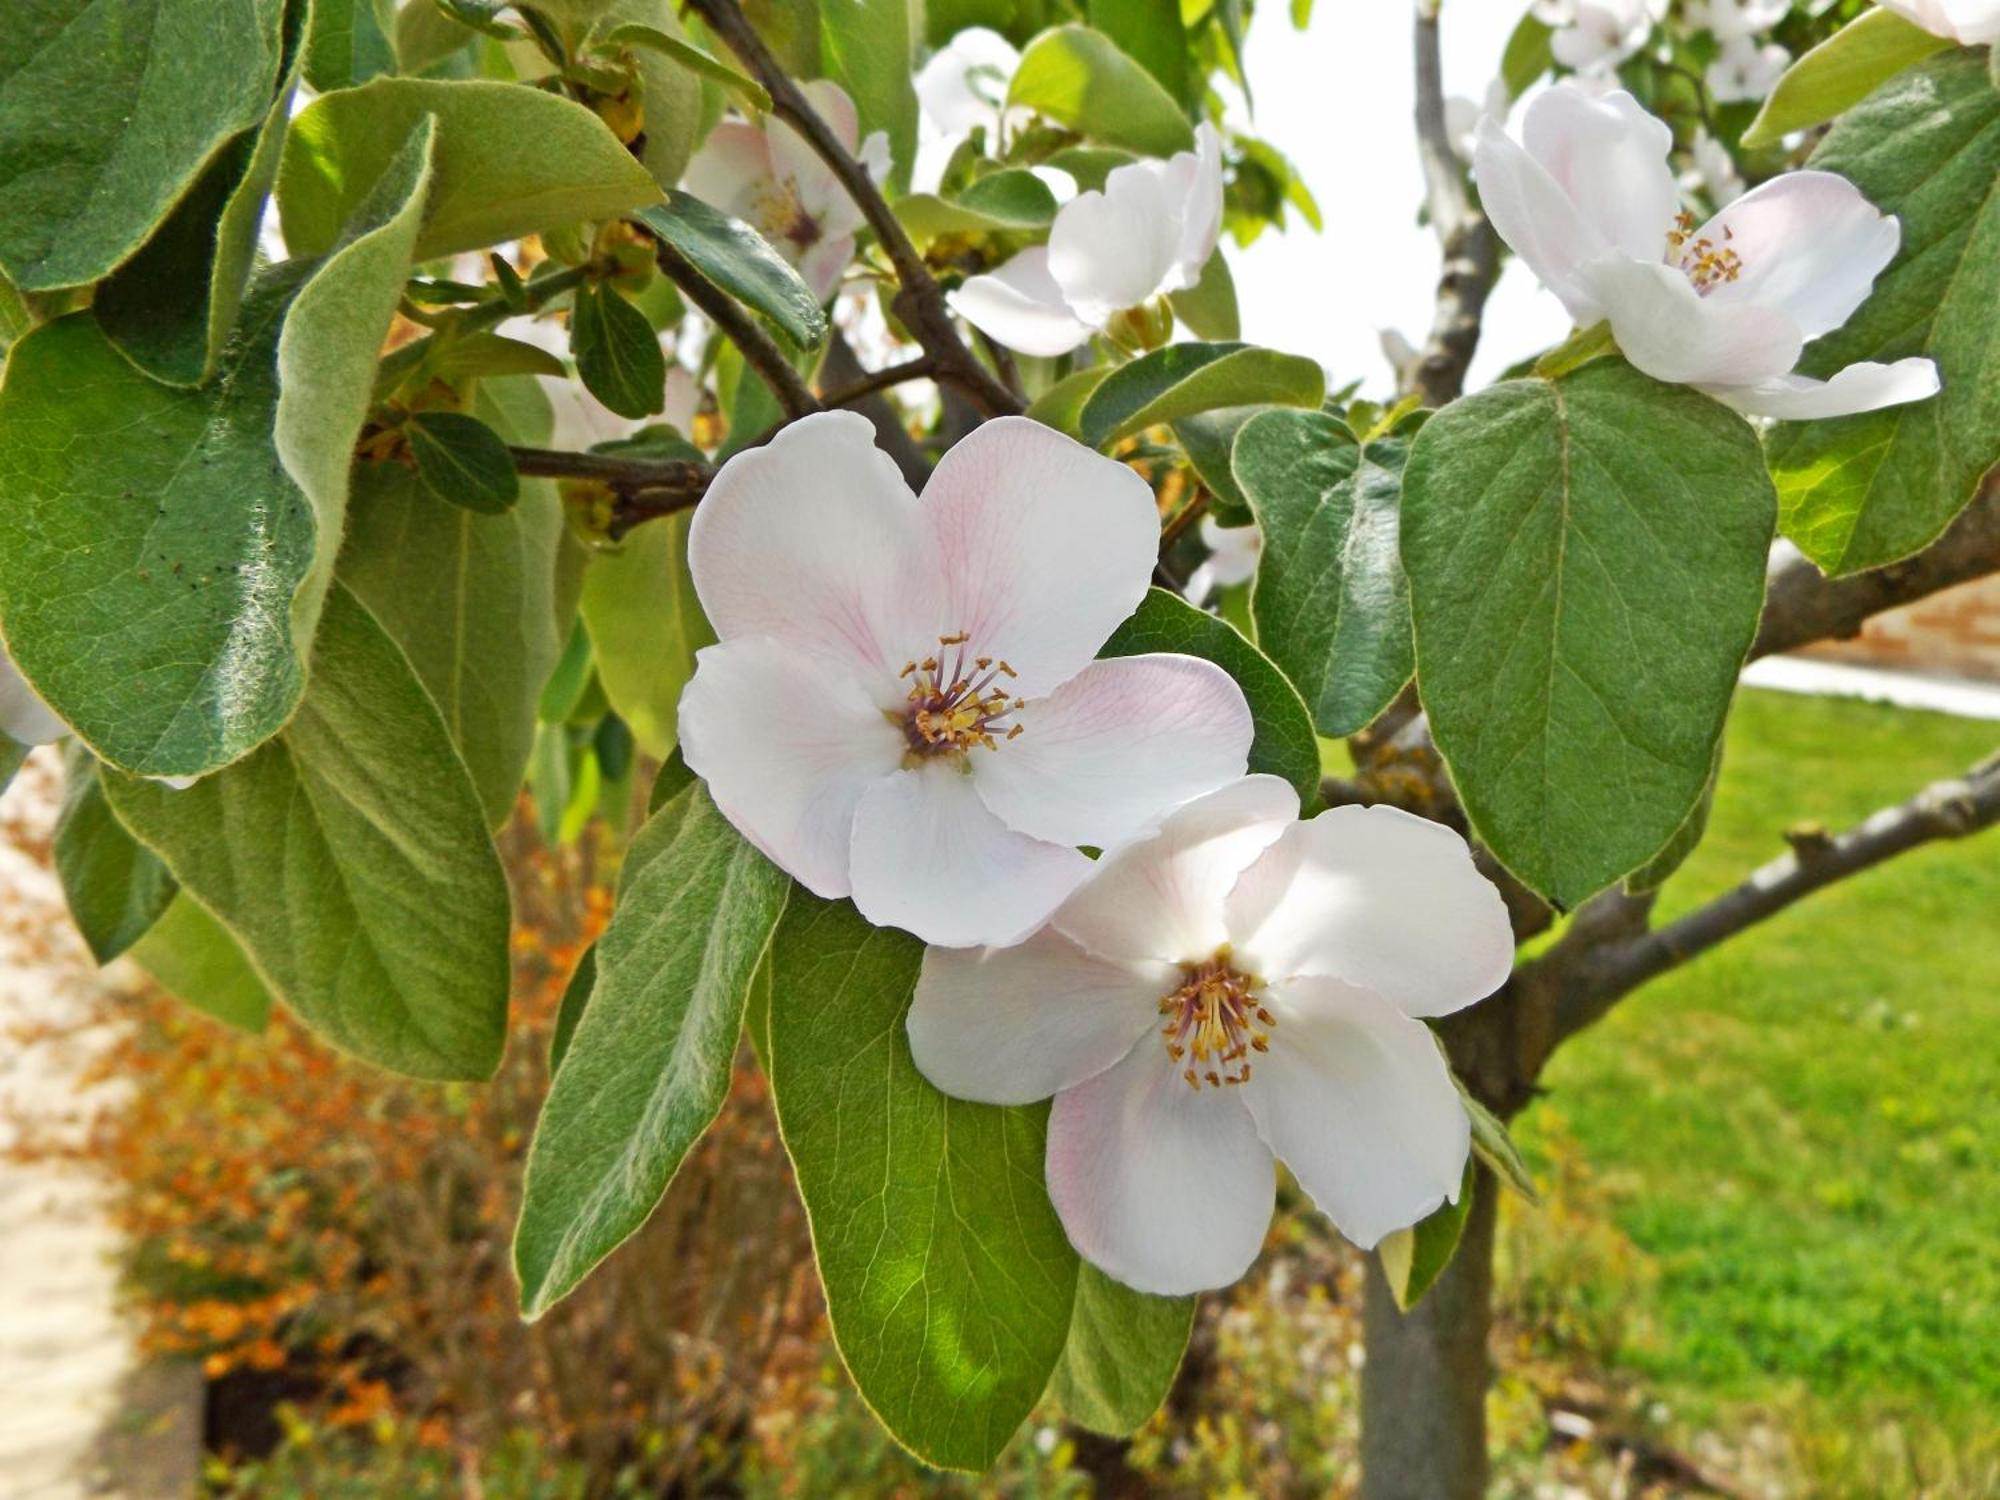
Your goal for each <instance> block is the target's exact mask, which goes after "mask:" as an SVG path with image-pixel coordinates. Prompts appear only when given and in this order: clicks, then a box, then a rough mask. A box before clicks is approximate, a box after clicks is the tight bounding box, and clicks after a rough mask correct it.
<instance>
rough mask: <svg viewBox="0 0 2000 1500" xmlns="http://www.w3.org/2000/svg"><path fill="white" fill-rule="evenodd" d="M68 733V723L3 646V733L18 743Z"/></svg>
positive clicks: (0, 669) (0, 722)
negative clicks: (23, 672)
mask: <svg viewBox="0 0 2000 1500" xmlns="http://www.w3.org/2000/svg"><path fill="white" fill-rule="evenodd" d="M68 733H69V726H68V725H67V724H65V723H63V721H62V720H61V719H59V718H57V717H56V715H55V711H54V710H53V709H51V708H50V707H49V706H48V704H46V703H44V702H43V701H42V696H41V694H39V693H37V692H36V691H35V690H34V689H33V688H32V687H30V686H29V685H28V679H27V678H26V677H23V676H22V675H21V670H20V668H18V667H16V666H15V665H14V661H13V658H12V657H10V656H8V655H7V653H6V651H5V650H4V649H0V734H4V735H6V736H7V738H8V739H10V740H12V741H13V742H14V743H15V744H17V745H46V744H49V743H50V742H51V741H54V740H59V739H61V738H62V737H63V736H64V735H66V734H68Z"/></svg>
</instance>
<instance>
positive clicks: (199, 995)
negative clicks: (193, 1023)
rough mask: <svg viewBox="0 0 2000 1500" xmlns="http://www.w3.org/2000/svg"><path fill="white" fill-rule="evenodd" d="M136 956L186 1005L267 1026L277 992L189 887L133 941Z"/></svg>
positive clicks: (236, 1022)
mask: <svg viewBox="0 0 2000 1500" xmlns="http://www.w3.org/2000/svg"><path fill="white" fill-rule="evenodd" d="M131 956H132V961H133V962H134V963H136V964H138V966H139V967H140V968H142V969H144V970H145V971H146V972H147V973H148V974H150V975H152V976H153V978H154V979H155V980H156V981H158V983H159V985H160V988H162V989H164V990H165V991H166V992H167V993H168V994H170V995H172V996H173V997H174V998H175V999H176V1000H179V1001H180V1002H181V1003H182V1004H183V1005H191V1006H193V1007H194V1008H195V1009H196V1010H198V1011H201V1012H203V1013H204V1014H206V1015H210V1016H213V1017H215V1019H216V1020H218V1021H222V1022H225V1023H227V1024H228V1025H231V1026H234V1027H235V1028H236V1029H237V1030H239V1031H249V1032H258V1031H262V1030H263V1029H264V1025H265V1023H266V1022H267V1021H268V1020H270V1017H271V993H270V991H269V990H267V989H265V988H264V981H263V980H261V979H259V978H258V977H257V971H256V970H255V969H253V968H252V967H251V966H250V960H249V959H247V958H245V957H244V956H243V949H242V947H241V945H240V944H238V943H237V941H236V939H235V938H233V937H231V936H230V935H229V933H228V931H227V929H225V928H224V927H223V925H222V924H221V923H220V922H218V921H216V920H215V918H214V917H212V916H210V915H209V914H208V913H207V912H206V911H204V910H203V909H202V907H201V905H200V903H198V902H197V901H196V900H195V899H194V898H193V897H192V896H190V895H188V894H186V893H185V892H183V893H182V894H180V895H179V896H176V897H175V898H174V900H173V904H172V905H170V906H168V908H167V909H166V913H165V914H164V915H163V916H162V917H161V918H160V919H159V921H157V922H155V923H154V924H153V925H152V927H151V929H149V930H148V931H147V933H146V935H145V936H144V937H142V938H140V939H139V941H138V942H137V943H135V944H134V945H133V947H132V950H131Z"/></svg>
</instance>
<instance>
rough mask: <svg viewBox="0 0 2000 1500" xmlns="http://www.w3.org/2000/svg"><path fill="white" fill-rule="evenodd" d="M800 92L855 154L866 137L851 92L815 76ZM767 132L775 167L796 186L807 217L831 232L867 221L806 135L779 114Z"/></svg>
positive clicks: (842, 231)
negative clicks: (779, 117) (857, 146)
mask: <svg viewBox="0 0 2000 1500" xmlns="http://www.w3.org/2000/svg"><path fill="white" fill-rule="evenodd" d="M800 91H801V92H802V93H803V94H804V95H805V96H806V102H807V103H808V104H810V105H812V107H813V109H814V110H815V111H817V112H818V114H819V117H820V118H821V119H822V120H824V121H826V123H827V125H828V127H829V128H830V129H831V130H832V131H833V133H834V135H835V136H836V137H837V138H838V139H839V141H840V144H841V145H842V146H844V147H846V148H847V150H848V151H849V153H852V152H853V151H854V149H855V147H856V145H857V144H858V143H859V141H860V139H861V126H860V124H859V121H858V118H857V116H856V115H855V112H854V101H853V100H852V99H850V98H848V96H847V90H845V89H843V88H842V87H841V86H840V85H839V84H837V83H835V82H834V81H833V80H832V79H830V78H816V79H814V80H813V81H812V82H810V83H806V84H802V85H800ZM765 133H766V135H767V137H768V138H769V141H770V148H771V170H772V172H773V173H774V174H775V175H776V176H777V177H778V179H779V180H780V181H782V182H787V183H789V184H791V187H792V191H793V193H794V194H795V195H796V196H797V198H798V202H799V207H800V209H801V210H803V211H804V213H805V214H806V216H807V217H808V218H810V219H812V220H813V221H814V222H815V223H817V224H819V225H820V226H821V228H822V229H823V230H824V231H825V232H826V233H827V234H830V235H836V236H837V235H841V234H848V233H851V232H852V231H853V230H854V229H855V228H856V227H857V226H858V225H859V224H860V223H861V222H862V220H861V215H860V212H859V210H858V209H857V208H856V207H855V205H854V201H853V199H852V198H851V197H850V196H849V195H848V192H847V189H846V188H844V187H842V186H841V182H840V179H839V178H838V177H836V176H835V175H834V172H833V168H831V167H829V166H828V165H827V164H826V162H825V160H824V159H822V158H821V156H820V154H819V153H818V152H817V151H815V150H813V148H812V147H811V146H810V145H809V144H807V142H806V139H805V137H804V136H802V135H800V134H799V133H798V132H797V131H796V130H794V129H792V127H791V126H789V125H787V124H786V123H785V122H784V121H783V120H780V119H778V118H777V117H776V116H773V117H771V119H770V122H769V123H768V124H767V125H766V126H765Z"/></svg>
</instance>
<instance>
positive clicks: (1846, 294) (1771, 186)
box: [1473, 83, 1938, 418]
mask: <svg viewBox="0 0 2000 1500" xmlns="http://www.w3.org/2000/svg"><path fill="white" fill-rule="evenodd" d="M1521 123H1522V129H1521V134H1522V140H1523V141H1524V142H1525V143H1526V144H1525V146H1523V145H1522V144H1520V143H1517V142H1516V141H1514V140H1513V139H1512V138H1510V137H1509V136H1508V135H1506V134H1505V133H1504V132H1503V131H1502V130H1501V129H1500V127H1499V126H1498V125H1495V124H1494V123H1493V122H1491V121H1487V122H1485V123H1484V124H1482V125H1481V127H1480V133H1479V148H1478V150H1477V151H1476V152H1475V153H1474V155H1473V172H1474V174H1475V176H1476V177H1477V178H1478V182H1479V194H1480V201H1481V203H1482V204H1483V205H1484V207H1485V209H1486V213H1487V215H1488V217H1489V218H1491V219H1492V221H1493V227H1494V228H1495V229H1497V230H1498V231H1499V232H1500V237H1501V238H1502V239H1504V240H1505V241H1506V242H1507V243H1508V244H1509V245H1510V246H1512V247H1513V250H1514V253H1515V254H1517V255H1519V256H1520V257H1521V259H1522V260H1524V261H1526V262H1527V264H1528V268H1529V269H1530V270H1532V271H1533V272H1534V273H1535V275H1536V276H1537V277H1539V278H1540V280H1541V283H1542V285H1543V286H1545V287H1547V288H1548V289H1549V290H1550V291H1552V292H1554V293H1555V294H1556V295H1557V296H1558V297H1560V298H1561V299H1562V301H1563V305H1564V306H1565V307H1566V308H1568V309H1569V314H1570V316H1571V317H1572V318H1573V319H1575V321H1576V323H1577V326H1578V327H1584V328H1587V327H1589V326H1590V325H1592V324H1594V323H1597V322H1599V321H1602V320H1604V319H1609V320H1610V323H1611V330H1612V332H1613V334H1615V335H1616V336H1617V340H1618V347H1619V349H1620V350H1621V351H1622V352H1623V353H1624V355H1625V357H1626V358H1627V359H1629V360H1630V361H1631V362H1632V363H1633V364H1634V365H1636V366H1638V368H1639V369H1641V370H1644V371H1645V372H1646V373H1647V374H1648V375H1651V376H1652V377H1653V378H1654V379H1656V380H1668V381H1676V382H1680V383H1683V384H1687V385H1692V386H1696V387H1698V388H1699V389H1701V390H1704V391H1706V392H1708V394H1710V395H1711V396H1714V397H1715V398H1716V399H1717V400H1720V401H1725V402H1727V403H1728V404H1729V405H1731V406H1733V407H1735V408H1736V409H1737V410H1738V411H1742V412H1747V413H1750V414H1752V415H1756V416H1767V417H1782V418H1805V417H1831V416H1843V415H1845V414H1847V413H1850V412H1858V411H1872V410H1874V409H1875V408H1876V407H1880V406H1894V405H1896V404H1897V403H1899V402H1903V401H1916V400H1920V399H1922V398H1923V397H1925V396H1929V395H1933V394H1935V392H1936V391H1937V388H1938V380H1937V367H1936V366H1935V365H1933V364H1932V363H1931V362H1930V361H1929V360H1927V359H1902V360H1898V361H1896V363H1894V364H1892V365H1880V364H1873V363H1867V364H1854V365H1849V366H1848V367H1847V368H1846V369H1844V370H1842V371H1840V372H1839V373H1838V374H1837V375H1835V376H1834V377H1833V378H1832V379H1831V380H1813V379H1809V378H1807V377H1806V376H1803V375H1794V374H1791V373H1790V371H1791V368H1792V366H1793V365H1795V364H1797V363H1798V358H1799V353H1800V351H1801V350H1802V349H1803V347H1804V346H1805V344H1806V342H1807V341H1808V340H1810V339H1816V338H1818V337H1820V336H1821V335H1822V334H1826V333H1831V332H1832V331H1833V330H1834V329H1836V328H1838V327H1840V325H1841V324H1843V323H1845V322H1846V321H1847V319H1848V318H1849V317H1850V316H1851V315H1852V314H1853V312H1854V310H1855V309H1856V308H1857V307H1859V306H1860V305H1861V304H1862V302H1863V301H1864V300H1866V298H1867V296H1868V292H1869V289H1870V288H1871V287H1872V286H1873V285H1874V283H1875V277H1876V275H1877V273H1879V272H1880V271H1881V270H1882V268H1883V267H1884V266H1886V265H1888V264H1889V262H1890V260H1891V259H1893V258H1894V256H1895V254H1896V246H1897V243H1898V240H1899V238H1900V235H1901V227H1900V226H1899V225H1898V224H1897V222H1896V220H1895V219H1894V218H1892V217H1885V216H1884V215H1883V214H1881V213H1879V212H1878V211H1877V210H1876V209H1875V208H1874V207H1873V206H1872V205H1871V204H1870V203H1869V202H1868V200H1867V199H1865V198H1863V197H1862V196H1861V194H1860V192H1859V191H1858V190H1856V188H1855V187H1854V185H1853V184H1852V183H1850V182H1848V181H1847V180H1846V179H1845V178H1842V177H1836V176H1834V175H1833V174H1832V173H1830V172H1788V173H1786V174H1785V175H1783V176H1781V177H1774V178H1772V179H1771V180H1770V181H1769V182H1766V183H1763V184H1762V185H1760V186H1759V187H1757V188H1755V189H1753V190H1752V191H1751V192H1748V193H1746V194H1744V195H1743V196H1742V197H1741V198H1738V199H1737V200H1736V201H1735V202H1733V203H1731V204H1729V205H1728V206H1727V207H1726V208H1724V209H1723V210H1722V211H1721V212H1720V213H1718V214H1716V215H1715V216H1714V217H1713V218H1711V219H1710V220H1709V221H1708V222H1707V223H1706V224H1704V225H1702V226H1701V227H1700V228H1698V229H1697V228H1696V227H1695V226H1694V220H1693V217H1692V215H1689V214H1686V213H1684V212H1683V211H1682V210H1681V208H1680V199H1679V191H1678V188H1677V187H1676V185H1675V182H1674V175H1673V171H1672V169H1671V168H1670V167H1669V166H1668V164H1667V157H1668V153H1669V152H1670V151H1671V149H1672V147H1673V135H1672V132H1671V131H1669V130H1668V129H1667V127H1666V126H1665V125H1663V124H1661V123H1660V122H1659V121H1658V120H1656V119H1654V118H1653V117H1652V116H1651V115H1649V114H1647V113H1646V112H1645V111H1644V110H1643V109H1641V108H1640V107H1639V103H1638V101H1637V100H1635V99H1634V98H1633V97H1632V96H1631V95H1630V94H1628V93H1625V92H1624V91H1623V90H1613V91H1612V92H1610V93H1606V94H1602V95H1597V94H1593V93H1591V92H1589V91H1588V90H1585V89H1582V88H1578V87H1576V86H1575V85H1573V84H1567V83H1563V84H1557V85H1556V86H1555V87H1553V88H1551V89H1549V90H1548V91H1547V92H1545V93H1543V94H1542V95H1541V96H1540V97H1538V98H1537V99H1536V100H1535V101H1534V102H1533V103H1532V104H1530V105H1529V106H1528V109H1527V111H1526V113H1525V115H1524V116H1523V118H1522V122H1521Z"/></svg>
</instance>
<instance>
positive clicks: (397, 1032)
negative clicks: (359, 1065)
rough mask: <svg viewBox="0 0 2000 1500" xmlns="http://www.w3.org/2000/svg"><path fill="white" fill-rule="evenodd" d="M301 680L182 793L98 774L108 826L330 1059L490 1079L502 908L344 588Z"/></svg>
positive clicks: (417, 710) (434, 733) (493, 874)
mask: <svg viewBox="0 0 2000 1500" xmlns="http://www.w3.org/2000/svg"><path fill="white" fill-rule="evenodd" d="M312 668H313V670H312V685H311V687H310V688H309V689H308V690H307V692H306V695H305V698H304V699H303V701H301V702H300V704H299V710H298V712H297V714H295V715H294V716H293V718H292V721H291V723H290V724H289V725H287V726H286V728H285V730H284V732H283V733H282V734H280V735H279V736H278V737H277V738H276V739H274V740H272V741H271V742H270V743H268V744H266V745H265V746H264V747H263V748H262V749H260V750H258V751H257V752H256V753H255V754H253V755H250V756H248V757H246V758H245V759H243V760H241V761H238V762H237V763H236V764H234V765H231V766H228V767H226V768H225V769H223V770H220V771H217V772H216V773H215V774H214V775H212V776H208V777H205V778H203V779H202V780H200V781H197V782H196V783H195V784H194V785H193V786H190V787H188V788H187V789H186V790H184V791H175V790H173V789H172V788H170V787H165V786H161V785H159V784H158V783H157V782H150V781H140V780H136V779H134V778H132V777H128V776H122V775H118V774H116V773H106V775H105V780H104V789H105V793H106V795H107V796H108V797H109V798H110V801H111V806H112V810H113V811H115V812H116V813H117V814H118V818H119V821H121V822H122V823H124V824H125V826H126V827H127V828H129V829H131V830H132V832H133V833H134V834H135V835H137V836H138V838H139V839H140V840H141V841H143V842H144V843H145V844H147V845H148V846H150V847H151V848H152V849H153V850H154V851H155V852H157V853H158V854H159V855H160V857H161V858H162V859H164V860H165V861H166V864H167V868H168V869H169V870H171V871H172V872H173V875H174V878H175V879H176V880H178V881H179V882H180V883H181V887H182V889H183V890H184V891H185V892H186V893H187V894H189V895H192V896H193V897H194V898H195V899H196V900H197V901H199V902H200V903H201V904H202V905H203V906H205V907H207V908H208V909H209V911H210V912H211V913H212V914H214V915H215V916H216V917H217V918H218V919H219V920H220V921H221V922H222V924H223V926H224V927H226V928H227V929H228V930H229V932H230V934H231V935H232V936H233V937H234V938H235V939H236V940H237V941H238V942H240V943H241V944H242V945H243V948H244V950H245V952H246V953H247V954H248V955H249V956H250V957H251V959H252V960H253V962H254V963H255V964H256V966H257V969H258V971H259V972H260V973H261V974H262V975H263V976H264V978H265V980H266V981H267V982H268V984H269V986H270V988H271V990H272V991H273V993H274V994H275V995H276V996H277V998H279V999H281V1000H283V1001H284V1002H285V1004H286V1005H288V1006H289V1007H290V1008H291V1009H292V1010H293V1011H294V1012H295V1013H296V1014H297V1015H298V1016H299V1018H300V1019H301V1020H303V1021H305V1022H306V1024H307V1025H309V1026H311V1027H312V1028H313V1029H314V1030H315V1031H317V1032H319V1033H320V1034H321V1035H322V1036H324V1037H325V1038H326V1039H327V1040H328V1041H331V1042H333V1043H334V1044H335V1045H337V1046H340V1047H342V1048H345V1049H346V1050H347V1051H350V1052H352V1053H354V1054H355V1055H356V1056H358V1057H361V1058H363V1059H365V1060H367V1061H369V1062H373V1063H376V1064H379V1065H380V1066H382V1067H385V1068H390V1069H393V1070H395V1071H396V1072H399V1073H406V1074H408V1075H410V1076H412V1077H417V1078H485V1077H488V1076H490V1075H491V1074H492V1072H493V1070H494V1068H495V1067H496V1066H498V1064H499V1061H500V1051H501V1047H502V1045H503V1043H504V1042H505V1039H506V1029H507V987H508V979H509V964H508V949H507V929H508V897H507V880H506V876H505V875H504V874H503V873H502V871H501V868H500V858H499V855H498V854H497V853H496V852H495V851H494V848H493V840H492V838H491V837H490V836H489V835H488V834H487V831H486V818H485V814H484V812H483V810H482V809H481V808H480V805H479V796H478V793H477V792H476V791H475V790H474V788H473V785H472V779H471V777H470V776H469V775H467V773H466V770H465V764H464V762H463V761H461V760H460V759H459V756H458V752H457V751H456V750H455V749H453V748H452V744H451V738H450V736H449V735H448V734H447V733H446V730H445V726H444V722H443V720H442V719H440V718H439V717H438V711H437V709H436V708H435V707H434V706H433V705H432V703H431V700H430V698H429V696H428V695H427V694H426V693H425V692H424V690H423V686H422V684H421V683H419V682H418V681H417V679H416V677H415V676H413V675H412V673H411V671H410V666H409V663H408V661H407V660H405V658H404V656H403V653H402V652H401V651H400V650H398V649H397V646H396V644H395V642H394V641H392V640H391V639H390V638H389V637H388V636H387V635H386V634H385V633H384V632H383V630H382V627H381V626H380V625H378V624H376V623H375V621H374V619H373V618H372V617H371V616H370V615H369V613H368V611H367V610H366V609H364V608H363V607H362V606H361V605H360V604H359V603H358V602H356V600H355V599H354V596H353V595H352V594H350V593H348V592H347V590H346V589H344V588H338V587H337V588H335V589H333V590H332V591H331V592H330V593H329V594H328V596H327V601H326V609H325V611H324V614H323V616H322V619H321V622H320V632H319V638H318V640H317V642H316V643H315V646H314V651H313V663H312ZM277 851H282V857H281V858H280V856H279V854H278V853H277ZM274 860H275V861H277V862H276V863H274Z"/></svg>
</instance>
